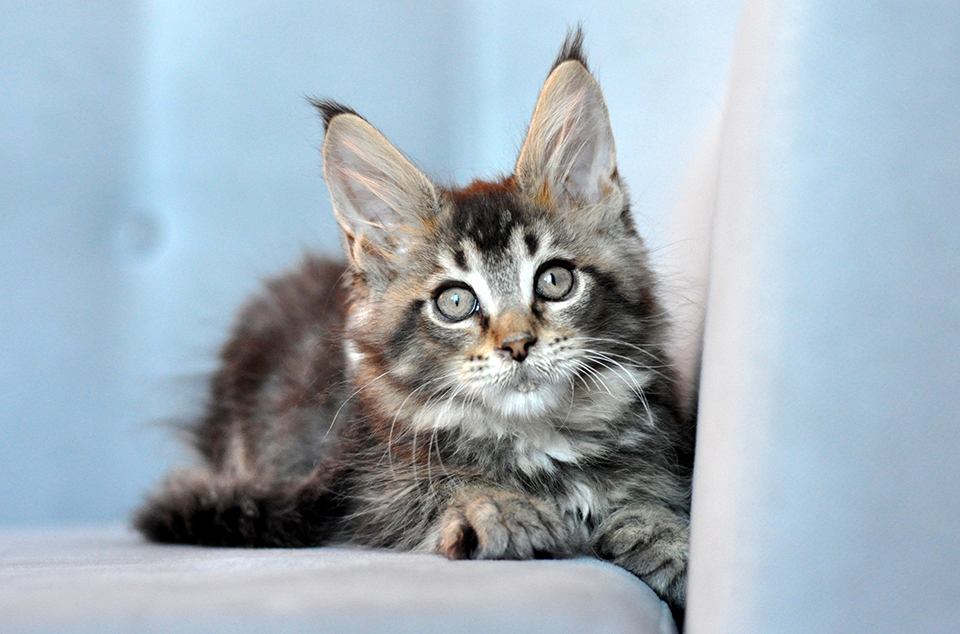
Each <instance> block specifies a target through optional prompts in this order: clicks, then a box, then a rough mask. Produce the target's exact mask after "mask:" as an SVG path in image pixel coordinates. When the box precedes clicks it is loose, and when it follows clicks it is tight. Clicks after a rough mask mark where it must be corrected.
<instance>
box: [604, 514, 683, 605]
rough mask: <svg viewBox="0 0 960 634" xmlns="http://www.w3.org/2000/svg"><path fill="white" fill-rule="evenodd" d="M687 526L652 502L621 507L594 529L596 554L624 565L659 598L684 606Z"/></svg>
mask: <svg viewBox="0 0 960 634" xmlns="http://www.w3.org/2000/svg"><path fill="white" fill-rule="evenodd" d="M689 542H690V525H689V522H688V521H687V519H686V518H684V517H681V516H678V515H676V514H674V513H672V512H671V511H669V510H667V509H665V508H662V507H659V506H654V505H649V506H646V505H639V506H635V507H628V508H625V509H621V510H619V511H617V512H616V513H614V514H613V515H611V516H610V517H608V518H607V519H606V520H605V521H604V522H603V523H602V524H601V525H600V526H599V527H598V528H597V530H596V532H595V533H594V538H593V548H594V551H595V552H596V554H597V556H598V557H600V558H602V559H606V560H607V561H611V562H613V563H615V564H617V565H618V566H621V567H623V568H626V569H627V570H629V571H630V572H632V573H633V574H635V575H637V576H638V577H640V578H641V579H642V580H643V581H644V582H645V583H646V584H647V585H649V586H650V587H651V588H653V591H654V592H656V593H657V594H658V595H659V596H660V598H661V599H663V600H664V601H666V602H667V603H668V604H670V605H671V606H673V607H675V608H683V606H684V603H685V601H686V595H687V558H688V553H689Z"/></svg>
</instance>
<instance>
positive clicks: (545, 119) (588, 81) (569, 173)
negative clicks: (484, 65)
mask: <svg viewBox="0 0 960 634" xmlns="http://www.w3.org/2000/svg"><path fill="white" fill-rule="evenodd" d="M516 177H517V183H518V184H519V186H520V188H521V190H522V191H523V192H524V193H526V194H527V195H529V196H532V197H534V198H536V199H537V200H539V201H541V202H542V203H545V204H547V205H551V206H555V207H557V208H558V209H560V210H573V209H579V210H586V209H590V208H593V209H600V208H602V209H610V210H612V211H615V212H617V213H619V211H620V209H621V208H622V206H623V204H624V202H625V201H624V197H623V192H622V189H621V186H620V179H619V176H618V175H617V152H616V147H615V145H614V141H613V130H612V129H611V127H610V115H609V113H608V112H607V105H606V103H605V102H604V99H603V93H602V92H601V90H600V85H599V84H598V83H597V80H596V79H594V77H593V75H591V74H590V71H589V70H587V68H586V66H584V65H583V63H581V62H580V61H579V60H576V59H571V60H567V61H564V62H561V63H560V64H559V65H557V66H556V68H554V70H553V72H551V73H550V76H549V77H547V81H546V83H545V84H544V86H543V90H542V91H541V93H540V98H539V100H538V101H537V107H536V109H535V110H534V113H533V120H532V121H531V123H530V129H529V131H528V132H527V138H526V140H525V141H524V143H523V147H522V148H521V150H520V157H519V158H518V159H517V165H516Z"/></svg>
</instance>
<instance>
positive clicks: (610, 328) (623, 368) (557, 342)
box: [136, 33, 693, 609]
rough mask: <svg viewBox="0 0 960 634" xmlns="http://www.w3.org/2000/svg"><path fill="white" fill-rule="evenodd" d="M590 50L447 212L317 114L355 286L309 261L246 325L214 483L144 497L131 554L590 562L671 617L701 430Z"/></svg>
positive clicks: (371, 131) (571, 43) (396, 160)
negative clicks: (684, 399) (696, 432)
mask: <svg viewBox="0 0 960 634" xmlns="http://www.w3.org/2000/svg"><path fill="white" fill-rule="evenodd" d="M581 41H582V37H581V35H580V34H579V33H575V34H574V35H572V36H571V37H568V39H567V42H566V43H565V44H564V47H563V49H562V51H561V53H560V56H559V57H558V59H557V61H556V63H555V65H554V67H553V70H552V71H551V73H550V75H549V77H548V78H547V81H546V84H545V85H544V87H543V91H542V93H541V95H540V98H539V101H538V103H537V106H536V110H535V112H534V115H533V120H532V122H531V124H530V128H529V132H528V134H527V138H526V140H525V142H524V144H523V147H522V149H521V151H520V156H519V159H518V160H517V163H516V168H515V173H514V174H513V175H512V176H510V177H508V178H505V179H504V180H502V181H500V182H475V183H473V184H471V185H469V186H467V187H465V188H462V189H445V188H442V187H440V186H438V185H437V184H435V183H433V182H432V181H431V180H429V179H428V178H427V177H426V176H425V175H424V174H422V173H421V172H420V171H419V170H418V169H417V168H416V167H414V166H413V165H412V164H411V163H410V162H409V161H408V160H407V159H406V158H404V156H403V155H402V154H401V153H400V152H399V151H397V150H396V149H395V148H394V147H393V146H392V145H390V143H389V142H388V141H387V140H386V139H385V138H384V137H383V136H382V135H381V134H380V133H379V132H378V131H377V130H376V129H375V128H374V127H373V126H371V125H370V124H369V123H367V122H366V121H365V120H364V119H363V118H361V117H360V116H359V115H357V114H356V113H355V112H353V111H352V110H350V109H348V108H345V107H343V106H340V105H338V104H336V103H333V102H329V101H317V102H316V103H315V105H316V106H317V108H319V110H320V112H321V113H322V115H323V119H324V122H325V125H326V135H325V139H324V143H323V161H324V175H325V177H326V180H327V184H328V186H329V189H330V192H331V196H332V199H333V207H334V211H335V213H336V216H337V219H338V220H339V222H340V225H341V226H342V228H343V233H344V237H345V244H346V252H347V255H348V264H347V265H346V266H343V265H340V264H334V263H330V262H326V261H322V260H317V259H308V260H307V261H306V262H305V263H304V264H303V266H302V268H301V269H300V270H299V271H296V272H294V273H292V274H290V275H288V276H286V277H282V278H279V279H276V280H274V281H273V282H271V283H270V284H269V285H268V287H267V289H266V291H265V292H264V293H263V294H262V295H261V296H259V297H257V298H255V299H254V300H253V301H252V303H250V304H249V305H248V306H247V307H246V309H245V311H243V313H242V314H241V316H240V319H239V322H238V323H237V325H236V328H235V331H234V333H233V336H232V338H231V339H230V340H229V342H228V343H227V344H226V346H225V348H224V349H223V351H222V355H221V356H222V367H221V368H220V370H219V372H218V373H217V374H216V375H215V377H214V379H213V384H212V398H211V400H210V403H209V406H208V409H207V412H206V414H205V416H204V417H203V419H202V420H201V421H200V423H199V424H198V426H197V427H196V429H195V443H196V445H197V447H198V448H199V450H200V452H201V453H202V455H203V457H204V458H205V464H204V465H203V466H202V467H198V468H195V469H191V470H187V471H182V472H175V473H173V474H172V475H170V476H169V477H168V478H167V480H166V481H165V482H164V483H163V485H162V487H161V488H160V490H159V491H158V492H157V493H155V494H154V495H152V496H151V497H150V499H149V500H148V502H147V504H146V506H145V507H144V508H143V509H141V510H140V511H139V513H138V515H137V518H136V525H137V527H138V528H139V529H140V530H141V531H142V532H143V533H144V534H145V535H147V536H148V537H149V538H151V539H154V540H156V541H161V542H184V543H196V544H210V545H229V546H310V545H319V544H328V543H347V544H364V545H370V546H379V547H386V548H397V549H406V550H415V551H425V552H435V553H441V554H443V555H446V556H447V557H451V558H478V559H499V558H509V559H528V558H534V557H562V556H568V555H575V554H591V555H596V556H597V557H601V558H603V559H607V560H609V561H612V562H614V563H616V564H618V565H620V566H623V567H624V568H626V569H627V570H629V571H631V572H633V573H634V574H636V575H637V576H639V577H640V578H641V579H643V580H644V581H645V582H646V583H648V584H649V585H650V586H651V587H652V588H653V589H654V590H655V591H656V592H657V593H658V594H659V595H660V596H661V597H662V598H664V599H665V600H666V601H667V602H668V603H669V604H670V605H671V606H673V607H674V608H675V609H677V608H682V606H683V604H684V596H685V588H686V581H685V579H686V563H687V538H688V522H689V519H688V518H689V515H688V513H689V502H690V471H691V465H692V443H693V429H692V423H685V422H684V421H683V417H682V415H681V411H680V407H679V404H678V396H677V386H676V379H675V376H674V373H673V371H672V369H671V366H670V363H669V360H668V359H667V355H666V353H665V351H664V342H665V337H666V329H667V322H666V319H665V316H664V314H663V312H662V311H661V308H660V306H659V304H658V301H657V298H656V296H655V280H654V276H653V273H652V272H651V269H650V266H649V263H648V257H647V252H646V249H645V247H644V244H643V242H642V240H641V238H640V237H639V236H638V234H637V232H636V229H635V227H634V224H633V221H632V219H631V215H630V211H629V206H628V202H627V196H626V192H625V191H624V186H623V184H622V183H621V180H620V177H619V174H618V173H617V164H616V156H615V150H614V141H613V136H612V131H611V127H610V121H609V117H608V114H607V108H606V105H605V103H604V100H603V96H602V94H601V91H600V86H599V85H598V84H597V82H596V80H595V79H594V78H593V76H592V75H591V74H590V72H589V71H588V69H587V66H586V63H585V61H584V57H583V54H582V51H581Z"/></svg>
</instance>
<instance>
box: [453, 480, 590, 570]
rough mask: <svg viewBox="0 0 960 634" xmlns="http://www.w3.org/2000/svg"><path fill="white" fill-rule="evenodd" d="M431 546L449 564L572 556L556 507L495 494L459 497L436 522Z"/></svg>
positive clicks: (468, 493)
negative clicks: (445, 558) (451, 562)
mask: <svg viewBox="0 0 960 634" xmlns="http://www.w3.org/2000/svg"><path fill="white" fill-rule="evenodd" d="M436 542H437V547H436V550H437V551H438V552H440V553H441V554H443V555H446V556H447V557H449V558H450V559H534V558H549V557H563V556H566V555H570V554H572V553H573V552H575V551H576V550H577V547H576V544H575V540H574V538H573V533H571V531H570V530H569V529H568V528H567V526H566V524H564V522H563V520H562V519H561V518H560V513H559V510H558V509H557V508H556V506H555V505H553V504H550V503H548V502H545V501H543V500H539V499H537V498H533V497H529V496H526V495H520V494H518V493H513V492H508V491H502V490H497V489H467V490H465V491H462V492H460V493H458V494H457V495H456V496H455V497H454V499H453V501H452V502H451V503H450V504H449V505H448V506H447V508H446V510H445V511H444V512H443V514H442V515H441V517H440V521H439V525H438V534H437V536H436Z"/></svg>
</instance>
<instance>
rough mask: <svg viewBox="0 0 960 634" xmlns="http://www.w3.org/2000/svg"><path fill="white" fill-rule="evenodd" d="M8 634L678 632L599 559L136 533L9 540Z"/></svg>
mask: <svg viewBox="0 0 960 634" xmlns="http://www.w3.org/2000/svg"><path fill="white" fill-rule="evenodd" d="M0 630H3V631H31V632H36V631H41V632H42V631H56V632H121V631H137V632H144V631H148V632H153V631H177V632H213V631H231V632H255V631H256V632H260V631H269V632H281V631H282V632H306V631H310V632H384V631H390V632H430V631H437V632H497V631H502V632H508V631H509V632H539V631H542V632H577V633H581V632H604V633H616V632H638V633H640V632H642V633H647V632H649V633H657V634H668V633H675V632H676V629H675V627H674V625H673V621H672V619H671V617H670V611H669V609H668V608H667V606H666V604H664V603H663V602H661V601H660V600H659V599H658V598H657V597H656V595H655V594H654V593H653V591H652V590H650V588H648V587H647V586H646V585H644V584H643V583H642V582H640V581H639V580H638V579H636V578H635V577H633V576H632V575H630V574H628V573H627V572H625V571H623V570H621V569H620V568H617V567H615V566H612V565H610V564H607V563H604V562H601V561H597V560H593V559H587V558H580V559H572V560H565V561H547V560H541V561H524V562H519V561H480V562H476V561H447V560H445V559H443V558H441V557H438V556H433V555H420V554H410V553H395V552H385V551H370V550H359V549H346V548H310V549H300V550H273V549H269V550H244V549H226V548H205V547H193V546H167V545H157V544H150V543H147V542H145V541H144V540H143V539H142V538H141V537H139V536H138V535H137V534H135V533H133V532H131V531H130V530H128V529H126V528H123V527H96V528H70V529H66V528H64V529H32V530H31V529H7V530H3V531H0Z"/></svg>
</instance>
